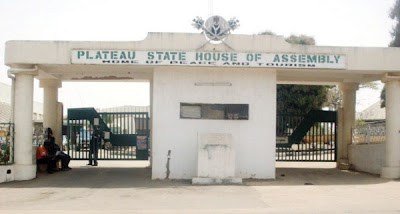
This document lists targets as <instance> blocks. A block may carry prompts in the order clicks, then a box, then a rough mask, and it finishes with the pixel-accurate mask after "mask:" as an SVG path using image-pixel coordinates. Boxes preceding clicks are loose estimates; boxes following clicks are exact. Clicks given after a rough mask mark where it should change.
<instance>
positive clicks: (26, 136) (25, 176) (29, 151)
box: [10, 66, 37, 180]
mask: <svg viewBox="0 0 400 214" xmlns="http://www.w3.org/2000/svg"><path fill="white" fill-rule="evenodd" d="M36 72H37V70H36V66H33V67H32V66H27V67H26V66H23V67H12V68H11V69H10V73H14V75H15V92H14V103H15V104H14V110H13V112H14V123H15V144H14V146H15V147H14V160H15V174H14V175H15V177H14V178H15V180H30V179H33V178H35V177H36V164H35V162H34V157H33V154H34V153H33V146H32V137H33V132H32V131H33V123H32V115H33V76H34V75H35V74H36Z"/></svg>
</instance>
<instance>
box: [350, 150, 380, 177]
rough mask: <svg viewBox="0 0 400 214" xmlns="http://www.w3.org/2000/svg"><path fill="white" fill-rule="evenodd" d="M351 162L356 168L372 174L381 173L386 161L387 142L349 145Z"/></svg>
mask: <svg viewBox="0 0 400 214" xmlns="http://www.w3.org/2000/svg"><path fill="white" fill-rule="evenodd" d="M348 148H349V162H350V164H351V165H352V166H353V167H354V169H355V170H357V171H361V172H368V173H372V174H381V168H382V166H383V163H384V161H385V144H384V143H379V144H352V145H349V147H348Z"/></svg>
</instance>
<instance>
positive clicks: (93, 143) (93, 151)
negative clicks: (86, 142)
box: [88, 125, 101, 166]
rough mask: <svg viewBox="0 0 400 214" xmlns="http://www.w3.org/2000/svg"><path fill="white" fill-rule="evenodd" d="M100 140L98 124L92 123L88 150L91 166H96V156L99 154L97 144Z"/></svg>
mask: <svg viewBox="0 0 400 214" xmlns="http://www.w3.org/2000/svg"><path fill="white" fill-rule="evenodd" d="M100 142H101V135H100V130H99V126H96V125H94V126H93V131H92V136H91V139H90V150H89V164H88V165H92V166H97V165H98V164H97V158H98V154H99V144H100Z"/></svg>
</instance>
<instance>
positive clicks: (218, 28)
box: [192, 16, 239, 41]
mask: <svg viewBox="0 0 400 214" xmlns="http://www.w3.org/2000/svg"><path fill="white" fill-rule="evenodd" d="M192 25H193V26H194V27H195V28H196V29H199V30H200V29H201V30H203V33H204V35H205V36H206V37H207V38H208V39H209V40H211V41H222V40H223V39H225V38H226V37H227V36H228V35H229V34H230V33H231V32H232V31H233V30H235V29H236V28H237V27H239V20H237V19H236V18H232V19H230V20H229V21H226V20H225V19H224V18H223V17H221V16H211V17H209V18H208V19H207V20H206V21H205V22H204V20H203V19H202V18H201V17H196V18H195V19H193V24H192Z"/></svg>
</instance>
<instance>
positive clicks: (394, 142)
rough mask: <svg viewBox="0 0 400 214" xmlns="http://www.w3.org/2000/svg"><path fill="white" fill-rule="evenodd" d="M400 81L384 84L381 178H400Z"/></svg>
mask: <svg viewBox="0 0 400 214" xmlns="http://www.w3.org/2000/svg"><path fill="white" fill-rule="evenodd" d="M399 110H400V81H399V80H394V79H393V80H390V79H389V80H388V81H387V82H386V156H385V162H384V166H383V167H382V173H381V177H383V178H392V179H393V178H400V115H399Z"/></svg>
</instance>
